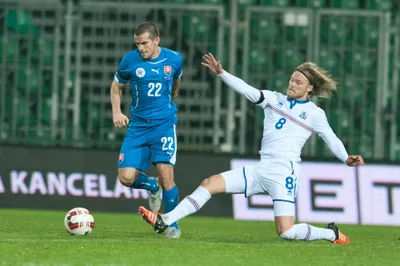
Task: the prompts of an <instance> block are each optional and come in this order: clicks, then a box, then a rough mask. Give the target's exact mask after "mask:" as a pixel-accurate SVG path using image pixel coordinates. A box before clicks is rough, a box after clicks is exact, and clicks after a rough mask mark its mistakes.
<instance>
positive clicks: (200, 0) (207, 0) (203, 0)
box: [196, 0, 224, 5]
mask: <svg viewBox="0 0 400 266" xmlns="http://www.w3.org/2000/svg"><path fill="white" fill-rule="evenodd" d="M196 4H212V5H222V4H224V1H223V0H197V1H196Z"/></svg>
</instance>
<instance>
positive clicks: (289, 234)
mask: <svg viewBox="0 0 400 266" xmlns="http://www.w3.org/2000/svg"><path fill="white" fill-rule="evenodd" d="M278 234H279V232H278ZM279 236H280V237H281V238H282V239H285V240H295V239H296V230H295V228H293V227H292V228H290V229H289V230H287V231H286V232H283V233H281V234H280V235H279Z"/></svg>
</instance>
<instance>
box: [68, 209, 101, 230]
mask: <svg viewBox="0 0 400 266" xmlns="http://www.w3.org/2000/svg"><path fill="white" fill-rule="evenodd" d="M64 226H65V229H66V230H67V232H68V233H69V234H70V235H78V236H86V235H88V234H90V232H92V230H93V228H94V218H93V215H92V214H91V213H90V212H89V211H88V210H87V209H85V208H81V207H77V208H73V209H72V210H70V211H68V212H67V215H65V218H64Z"/></svg>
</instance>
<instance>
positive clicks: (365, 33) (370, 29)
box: [357, 20, 379, 47]
mask: <svg viewBox="0 0 400 266" xmlns="http://www.w3.org/2000/svg"><path fill="white" fill-rule="evenodd" d="M378 39H379V25H378V23H377V22H376V21H368V20H360V21H359V22H358V24H357V40H358V43H359V44H360V45H365V44H366V45H368V46H375V47H376V46H377V45H378Z"/></svg>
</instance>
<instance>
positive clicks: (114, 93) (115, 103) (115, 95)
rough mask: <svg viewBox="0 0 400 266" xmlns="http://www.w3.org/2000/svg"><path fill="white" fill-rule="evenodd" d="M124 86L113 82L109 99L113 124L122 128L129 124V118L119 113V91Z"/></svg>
mask: <svg viewBox="0 0 400 266" xmlns="http://www.w3.org/2000/svg"><path fill="white" fill-rule="evenodd" d="M123 87H124V84H121V83H118V82H116V81H115V80H114V81H113V83H112V84H111V89H110V99H111V105H112V114H113V123H114V126H115V127H118V128H120V127H124V126H127V125H128V124H129V118H128V117H126V116H125V115H124V114H123V113H122V112H121V98H122V96H121V90H122V88H123Z"/></svg>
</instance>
